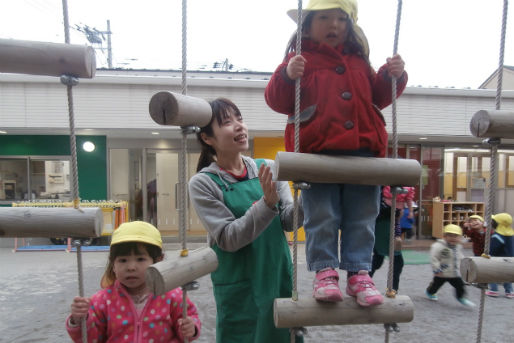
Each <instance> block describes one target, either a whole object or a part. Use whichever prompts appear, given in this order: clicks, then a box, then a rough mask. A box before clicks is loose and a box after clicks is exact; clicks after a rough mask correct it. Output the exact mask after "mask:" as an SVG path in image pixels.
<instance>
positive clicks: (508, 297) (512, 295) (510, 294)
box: [505, 293, 514, 299]
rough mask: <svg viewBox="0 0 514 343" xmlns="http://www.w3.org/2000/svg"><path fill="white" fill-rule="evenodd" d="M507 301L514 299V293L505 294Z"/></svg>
mask: <svg viewBox="0 0 514 343" xmlns="http://www.w3.org/2000/svg"><path fill="white" fill-rule="evenodd" d="M505 297H506V298H507V299H514V293H505Z"/></svg>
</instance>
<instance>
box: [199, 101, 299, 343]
mask: <svg viewBox="0 0 514 343" xmlns="http://www.w3.org/2000/svg"><path fill="white" fill-rule="evenodd" d="M210 104H211V107H212V112H213V118H212V120H211V122H210V123H209V125H207V126H205V127H203V128H202V129H201V131H200V132H199V133H198V135H197V137H198V140H199V142H200V144H201V145H202V153H201V155H200V158H199V161H198V167H197V171H198V173H197V174H196V175H194V176H193V177H192V178H191V180H190V181H189V192H190V196H191V200H192V202H193V205H194V207H195V209H196V212H197V214H198V216H199V217H200V219H201V221H202V223H203V225H204V227H205V228H206V229H207V231H208V240H209V243H210V245H211V246H212V248H213V249H214V250H215V251H216V254H217V256H218V262H219V267H218V269H217V270H216V271H215V272H213V273H212V274H211V278H212V282H213V287H214V297H215V300H216V308H217V319H216V341H217V342H223V343H228V342H237V343H241V342H289V331H288V330H287V329H277V328H275V326H274V324H273V299H275V298H287V297H291V288H292V285H291V269H292V265H291V257H290V254H289V248H288V244H287V242H286V239H285V236H284V233H283V230H284V229H286V230H290V229H292V221H293V218H292V213H293V207H294V206H293V201H292V197H291V191H290V189H289V185H288V183H287V182H273V181H272V172H271V167H272V166H273V161H271V160H254V159H252V158H250V157H247V156H243V152H245V151H247V150H248V128H247V126H246V124H245V123H244V122H243V119H242V116H241V112H240V111H239V109H238V108H237V106H236V105H235V104H234V103H232V102H231V101H230V100H228V99H223V98H219V99H216V100H214V101H212V102H211V103H210ZM302 220H303V215H301V218H300V219H299V222H300V223H301V222H302Z"/></svg>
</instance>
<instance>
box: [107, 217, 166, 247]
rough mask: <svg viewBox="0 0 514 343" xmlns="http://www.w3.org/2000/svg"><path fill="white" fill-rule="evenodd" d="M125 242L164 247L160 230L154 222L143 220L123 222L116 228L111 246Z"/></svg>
mask: <svg viewBox="0 0 514 343" xmlns="http://www.w3.org/2000/svg"><path fill="white" fill-rule="evenodd" d="M125 242H141V243H148V244H152V245H156V246H158V247H159V248H161V249H162V238H161V233H160V232H159V230H157V228H156V227H155V226H153V225H152V224H149V223H147V222H143V221H133V222H128V223H123V224H121V225H120V226H119V227H118V228H117V229H116V230H114V233H113V234H112V239H111V246H112V245H115V244H119V243H125Z"/></svg>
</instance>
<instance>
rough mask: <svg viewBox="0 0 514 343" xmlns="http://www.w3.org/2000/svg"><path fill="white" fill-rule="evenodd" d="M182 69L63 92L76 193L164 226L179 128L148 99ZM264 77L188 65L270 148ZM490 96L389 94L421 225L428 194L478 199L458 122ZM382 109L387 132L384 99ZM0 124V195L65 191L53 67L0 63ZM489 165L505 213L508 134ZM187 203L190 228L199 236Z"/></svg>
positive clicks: (112, 76)
mask: <svg viewBox="0 0 514 343" xmlns="http://www.w3.org/2000/svg"><path fill="white" fill-rule="evenodd" d="M181 76H182V74H181V72H179V71H148V70H143V71H134V70H130V71H128V70H98V71H97V75H96V77H95V78H94V79H91V80H80V83H79V85H77V86H75V87H74V92H73V94H74V109H75V111H74V112H75V128H76V133H77V143H78V144H77V149H78V150H77V151H78V168H79V192H80V197H81V198H82V199H83V200H105V199H110V200H127V201H129V203H130V217H131V218H132V219H136V218H140V219H145V220H148V221H151V222H153V223H154V224H156V225H157V226H158V227H159V229H160V230H161V231H162V232H163V234H164V235H171V236H173V235H176V234H177V230H178V220H177V218H178V216H177V211H176V209H175V208H176V203H177V197H176V192H175V189H176V184H177V183H178V170H179V169H178V167H179V166H178V164H179V161H180V160H181V159H180V157H181V154H182V151H181V147H182V142H181V139H182V133H181V131H180V128H177V127H162V126H159V125H157V124H156V123H154V122H153V121H152V119H151V118H150V115H149V113H148V104H149V101H150V98H151V97H152V95H153V94H155V93H156V92H158V91H162V90H168V91H173V92H177V93H180V92H181V81H182V80H181ZM270 76H271V74H269V73H224V72H190V73H188V95H191V96H195V97H200V98H204V99H206V100H212V99H214V98H217V97H220V96H222V97H227V98H230V99H231V100H233V101H234V102H235V103H236V104H237V105H238V107H239V108H240V109H241V112H242V114H243V118H244V120H245V122H246V123H247V124H248V127H249V131H250V135H251V145H250V150H249V151H248V154H250V155H252V156H254V157H266V158H274V156H275V154H276V152H277V151H280V150H283V138H282V137H283V130H284V127H285V123H286V119H287V117H286V116H284V115H282V114H278V113H275V112H274V111H272V110H271V109H270V108H268V107H267V105H266V103H265V102H264V95H263V94H264V88H265V87H266V84H267V82H268V80H269V78H270ZM495 95H496V91H495V90H492V89H477V90H471V89H439V88H421V87H408V88H407V89H406V90H405V92H404V94H403V95H402V97H400V99H399V100H398V103H397V114H398V134H399V156H400V157H406V158H414V159H416V160H418V161H419V162H420V163H421V165H422V167H423V174H422V177H421V180H420V185H419V186H418V187H417V202H418V203H419V205H420V217H419V225H418V234H419V235H420V236H431V234H432V232H431V228H432V217H433V213H432V202H433V199H434V198H437V197H439V198H446V199H447V198H451V199H454V200H458V201H476V202H481V201H484V200H485V199H487V198H486V196H487V187H486V185H487V181H488V179H489V168H490V159H491V158H490V153H489V151H488V146H487V145H484V144H483V142H482V140H481V139H477V138H474V137H472V136H471V134H470V131H469V122H470V120H471V118H472V116H473V114H474V113H475V112H476V111H478V110H481V109H494V107H495ZM502 109H506V110H513V111H514V91H513V90H505V91H504V92H503V97H502ZM383 114H384V117H385V118H386V122H387V129H388V131H389V133H390V134H391V130H392V123H391V108H390V107H388V108H386V109H385V110H384V111H383ZM0 132H1V133H0V205H4V206H9V205H10V204H11V203H12V202H13V201H20V200H44V199H50V200H67V199H69V196H70V189H69V187H70V185H69V177H70V175H69V174H70V173H69V155H70V147H69V136H68V134H69V120H68V102H67V97H66V90H65V87H64V86H63V85H62V84H60V82H59V80H58V78H53V77H42V76H30V75H18V74H0ZM85 143H86V144H85ZM91 143H92V145H91ZM92 146H94V149H93V150H92V151H86V150H85V148H87V149H88V150H91V147H92ZM187 146H188V151H187V158H186V159H187V161H188V170H189V175H192V174H193V173H194V172H195V170H196V161H197V159H198V155H199V145H198V144H197V142H196V137H195V136H194V135H192V136H189V137H188V139H187ZM498 168H499V182H498V193H497V202H496V205H495V206H496V210H497V211H506V212H510V213H514V201H513V200H514V141H513V140H503V141H502V145H501V146H500V152H499V167H498ZM190 209H191V211H190V213H189V216H190V218H189V219H190V220H189V230H190V233H191V234H197V235H204V234H205V231H204V230H203V228H202V227H201V224H200V222H199V221H198V218H197V217H196V215H195V213H194V211H193V210H192V208H190Z"/></svg>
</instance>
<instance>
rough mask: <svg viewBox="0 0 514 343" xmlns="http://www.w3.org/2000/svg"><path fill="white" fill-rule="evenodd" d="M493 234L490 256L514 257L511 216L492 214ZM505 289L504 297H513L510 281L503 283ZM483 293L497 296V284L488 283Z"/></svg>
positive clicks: (513, 233)
mask: <svg viewBox="0 0 514 343" xmlns="http://www.w3.org/2000/svg"><path fill="white" fill-rule="evenodd" d="M491 225H492V228H493V229H494V234H492V235H491V246H490V249H489V251H490V253H489V254H490V255H491V256H505V257H514V230H513V229H512V216H511V215H510V214H508V213H498V214H495V215H493V216H492V221H491ZM503 288H504V289H505V297H506V298H507V299H514V293H513V292H512V283H510V282H506V283H504V284H503ZM485 294H486V295H488V296H490V297H497V296H498V295H499V294H498V284H496V283H490V284H489V290H487V291H485Z"/></svg>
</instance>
